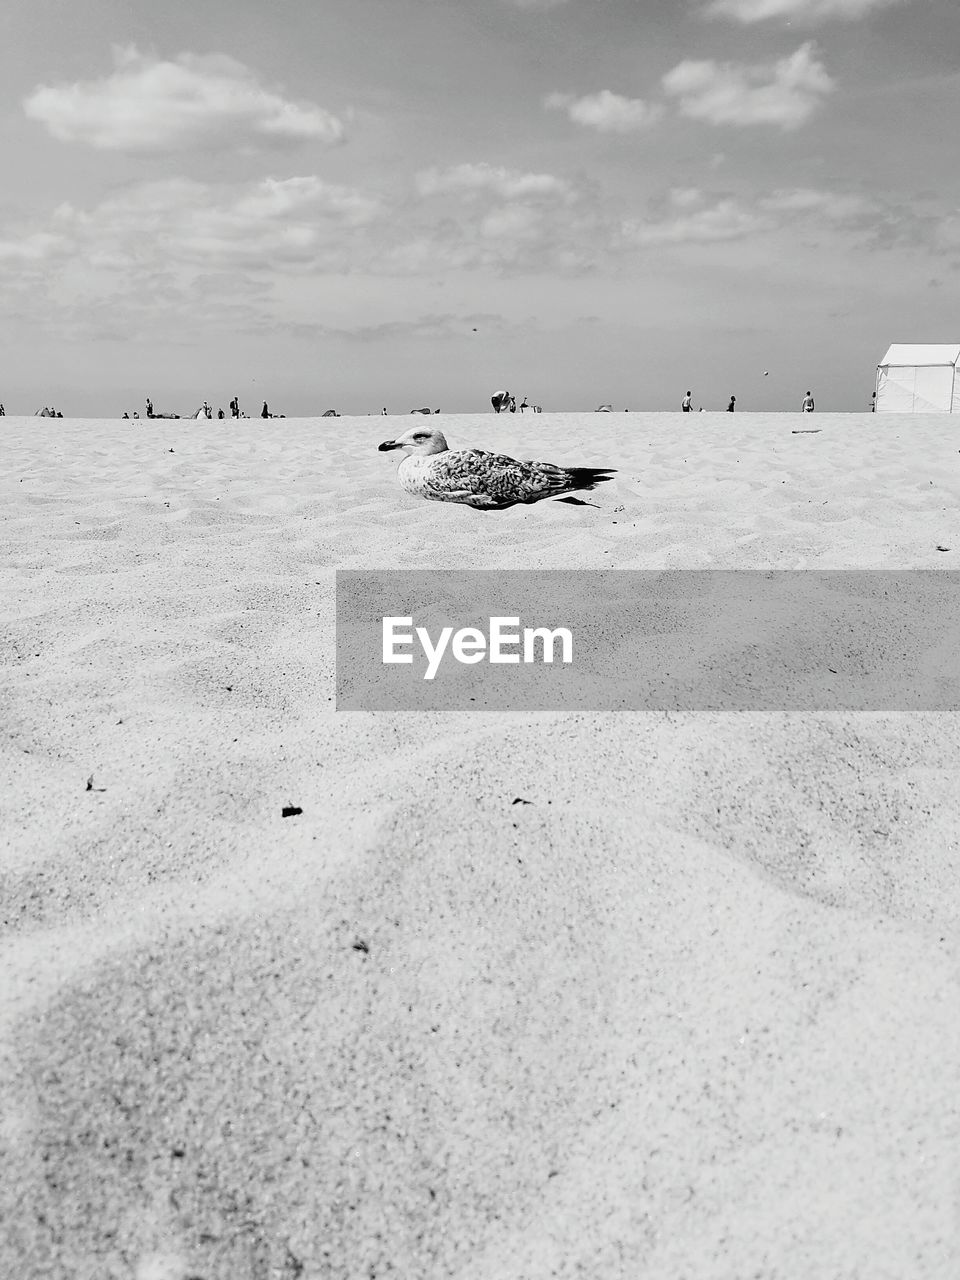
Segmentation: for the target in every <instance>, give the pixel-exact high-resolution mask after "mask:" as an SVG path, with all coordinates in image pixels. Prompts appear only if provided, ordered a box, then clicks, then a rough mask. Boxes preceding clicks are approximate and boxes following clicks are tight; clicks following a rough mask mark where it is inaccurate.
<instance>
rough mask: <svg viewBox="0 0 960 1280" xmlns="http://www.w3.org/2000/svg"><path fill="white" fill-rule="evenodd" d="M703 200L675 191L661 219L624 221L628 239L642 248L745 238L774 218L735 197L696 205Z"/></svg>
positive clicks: (628, 241) (623, 229) (692, 193)
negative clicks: (666, 212) (671, 207)
mask: <svg viewBox="0 0 960 1280" xmlns="http://www.w3.org/2000/svg"><path fill="white" fill-rule="evenodd" d="M701 200H702V197H701V196H700V195H699V193H695V192H687V191H684V192H676V193H672V199H671V202H670V203H671V205H673V206H674V207H675V208H676V209H677V210H678V212H672V213H671V214H669V215H668V216H667V217H664V218H661V219H659V220H642V221H641V220H636V219H627V220H625V221H624V223H623V225H622V233H623V238H624V240H625V242H626V243H627V244H629V245H636V246H638V247H639V248H651V247H653V246H657V245H681V244H717V243H719V242H721V241H724V240H742V239H744V238H745V237H747V236H750V235H755V234H757V233H759V232H761V231H768V230H770V229H771V227H772V226H773V225H774V223H773V220H772V219H771V218H769V217H766V216H764V215H763V214H762V213H761V212H759V211H758V210H756V209H749V208H745V207H744V206H743V205H741V204H740V203H739V202H738V201H736V200H734V199H732V198H725V199H721V200H718V201H716V202H715V203H714V204H712V205H704V207H702V208H692V207H691V206H692V205H695V204H698V203H699V202H700V201H701Z"/></svg>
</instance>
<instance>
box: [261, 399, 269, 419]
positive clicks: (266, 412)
mask: <svg viewBox="0 0 960 1280" xmlns="http://www.w3.org/2000/svg"><path fill="white" fill-rule="evenodd" d="M260 417H261V418H269V417H270V410H269V409H268V408H267V402H266V400H264V402H263V408H262V409H261V410H260Z"/></svg>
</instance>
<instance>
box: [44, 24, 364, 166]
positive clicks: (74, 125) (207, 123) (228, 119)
mask: <svg viewBox="0 0 960 1280" xmlns="http://www.w3.org/2000/svg"><path fill="white" fill-rule="evenodd" d="M114 64H115V68H114V71H113V73H112V74H111V75H109V76H105V77H103V78H102V79H100V80H92V81H86V82H79V83H76V84H61V85H41V86H39V87H38V88H37V89H35V90H34V91H33V93H31V94H30V96H29V97H28V98H27V99H26V100H25V102H24V110H25V112H26V114H27V116H28V117H29V118H30V119H31V120H36V121H38V122H39V123H40V124H42V125H44V126H45V127H46V129H47V131H48V132H49V133H50V134H51V135H52V136H53V137H54V138H57V139H58V140H59V141H61V142H81V143H85V144H86V145H88V146H91V147H95V148H97V149H98V150H103V151H126V152H165V151H179V150H189V149H192V148H206V147H211V146H214V145H216V146H224V145H228V144H234V145H241V144H247V145H249V144H251V143H257V144H259V145H261V146H268V145H289V144H291V143H296V142H322V143H326V144H332V143H336V142H339V141H340V140H341V138H342V137H343V133H344V128H343V124H342V122H341V121H340V120H339V119H338V118H337V117H336V116H334V115H331V113H330V112H329V111H326V110H324V108H323V107H318V106H316V105H314V104H312V103H295V102H292V101H290V100H288V99H286V98H284V97H281V96H280V95H279V94H277V93H273V92H270V91H269V90H267V89H265V88H264V87H263V86H262V85H261V84H260V83H259V81H258V80H257V78H256V76H255V75H254V73H253V72H252V71H251V70H250V69H249V68H248V67H246V66H244V64H243V63H242V62H237V61H235V60H234V59H233V58H229V57H227V56H226V55H224V54H209V55H197V54H191V53H182V54H180V55H179V57H177V58H176V59H175V60H174V61H172V62H170V61H161V60H158V59H156V58H149V57H146V56H143V55H141V54H140V53H138V52H137V50H136V49H135V48H128V49H114Z"/></svg>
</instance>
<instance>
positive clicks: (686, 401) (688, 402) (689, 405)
mask: <svg viewBox="0 0 960 1280" xmlns="http://www.w3.org/2000/svg"><path fill="white" fill-rule="evenodd" d="M680 408H681V409H682V410H683V412H684V413H693V392H692V391H688V392H687V394H686V395H685V396H684V397H683V403H682V404H681V405H680Z"/></svg>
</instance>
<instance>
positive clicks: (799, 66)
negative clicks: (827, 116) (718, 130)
mask: <svg viewBox="0 0 960 1280" xmlns="http://www.w3.org/2000/svg"><path fill="white" fill-rule="evenodd" d="M663 87H664V89H665V90H666V92H667V93H668V94H670V95H671V96H672V97H675V98H677V99H679V103H680V111H681V113H682V114H683V115H685V116H689V117H690V118H691V119H694V120H705V121H707V123H708V124H713V125H723V124H732V125H740V126H743V125H756V124H772V125H779V126H780V127H781V128H782V129H795V128H797V126H798V125H801V124H803V123H804V121H805V120H807V119H809V117H810V116H811V115H812V114H813V112H814V111H815V110H816V109H817V107H818V106H819V104H820V103H821V101H822V100H823V98H824V96H825V95H826V94H828V93H830V92H831V91H832V90H833V88H834V83H833V81H832V80H831V78H830V76H829V75H828V74H827V71H826V68H825V67H824V66H823V64H822V63H821V62H819V61H818V60H817V56H816V49H815V46H814V45H813V43H812V42H810V41H807V43H806V44H802V45H801V46H800V48H799V49H798V50H797V51H796V53H793V54H791V55H790V56H789V57H788V58H781V59H780V60H779V61H778V62H775V63H772V64H761V65H752V66H751V65H744V64H737V63H730V62H725V63H721V62H713V61H703V62H694V61H687V62H681V63H680V64H679V65H678V66H676V67H674V68H673V70H672V71H669V72H667V74H666V75H665V76H664V77H663Z"/></svg>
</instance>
